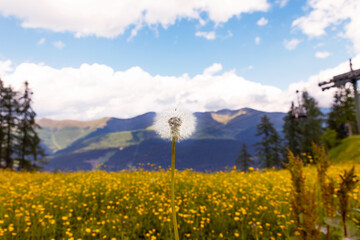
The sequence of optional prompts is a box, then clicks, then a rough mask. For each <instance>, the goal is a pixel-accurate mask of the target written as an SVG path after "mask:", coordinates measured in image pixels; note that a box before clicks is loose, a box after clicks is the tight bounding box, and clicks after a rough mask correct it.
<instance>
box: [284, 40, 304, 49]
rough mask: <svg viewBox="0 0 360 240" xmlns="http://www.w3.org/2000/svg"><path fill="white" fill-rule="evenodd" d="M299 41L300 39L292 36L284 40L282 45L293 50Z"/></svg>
mask: <svg viewBox="0 0 360 240" xmlns="http://www.w3.org/2000/svg"><path fill="white" fill-rule="evenodd" d="M301 42H302V40H299V39H296V38H293V39H291V40H284V46H285V48H286V49H287V50H294V49H295V48H297V46H298V45H299V43H301Z"/></svg>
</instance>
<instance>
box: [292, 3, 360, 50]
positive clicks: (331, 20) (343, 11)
mask: <svg viewBox="0 0 360 240" xmlns="http://www.w3.org/2000/svg"><path fill="white" fill-rule="evenodd" d="M308 6H309V7H310V8H311V9H312V10H311V11H310V13H309V14H308V15H306V16H302V17H300V18H297V19H295V20H294V21H293V23H292V26H293V27H294V28H298V29H300V30H301V31H302V32H303V33H304V34H306V35H308V36H309V37H320V36H323V35H325V34H326V31H327V29H331V28H333V27H337V26H341V24H342V23H344V28H343V31H344V32H342V33H341V34H340V35H341V36H343V37H345V38H348V39H350V40H351V41H352V42H353V46H354V51H355V52H356V53H359V52H360V31H359V29H360V17H359V12H360V1H359V0H331V1H330V0H309V1H308Z"/></svg>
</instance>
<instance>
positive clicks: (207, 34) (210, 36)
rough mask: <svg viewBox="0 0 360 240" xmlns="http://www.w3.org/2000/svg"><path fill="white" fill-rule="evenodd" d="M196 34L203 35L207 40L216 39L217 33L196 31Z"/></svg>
mask: <svg viewBox="0 0 360 240" xmlns="http://www.w3.org/2000/svg"><path fill="white" fill-rule="evenodd" d="M195 36H197V37H203V38H206V39H207V40H214V39H215V38H216V33H215V32H214V31H211V32H196V33H195Z"/></svg>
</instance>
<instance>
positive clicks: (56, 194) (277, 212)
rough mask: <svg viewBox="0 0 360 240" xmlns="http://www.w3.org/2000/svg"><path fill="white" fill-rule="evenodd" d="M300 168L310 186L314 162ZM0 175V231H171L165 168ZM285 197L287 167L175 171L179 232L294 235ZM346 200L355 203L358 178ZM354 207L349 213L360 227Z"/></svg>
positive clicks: (14, 235) (124, 234) (113, 235)
mask: <svg viewBox="0 0 360 240" xmlns="http://www.w3.org/2000/svg"><path fill="white" fill-rule="evenodd" d="M351 166H352V165H348V164H337V165H335V166H332V167H331V168H330V169H329V175H330V176H332V177H334V178H335V179H336V181H340V178H339V176H338V174H339V173H341V172H342V171H343V170H344V169H349V168H350V167H351ZM359 170H360V164H356V172H357V174H358V175H359V173H360V172H359ZM305 174H306V176H307V183H308V184H309V186H313V184H314V183H315V182H316V168H315V167H314V166H309V167H306V168H305ZM0 183H1V184H0V238H1V239H48V240H50V239H171V238H172V225H171V211H170V172H169V171H163V170H161V169H160V170H158V171H150V172H145V171H136V172H120V173H106V172H103V171H96V172H77V173H16V172H8V171H3V172H0ZM336 187H338V184H336ZM290 198H291V181H290V174H289V172H288V171H287V170H268V171H264V172H259V171H256V170H255V171H251V172H248V173H244V172H238V171H230V172H218V173H197V172H192V171H183V172H177V173H176V202H177V207H178V213H177V215H178V223H179V226H180V229H179V233H180V239H221V238H222V239H290V238H292V237H294V238H295V239H296V238H297V236H298V235H299V232H298V229H297V228H296V226H295V225H294V221H293V220H292V219H291V214H290V204H289V200H290ZM319 198H320V195H319ZM350 200H351V208H360V186H359V185H358V186H357V188H356V189H355V191H354V192H353V193H352V194H351V195H350ZM356 214H357V213H356V211H352V212H350V215H349V220H350V221H351V224H353V225H355V227H356V225H357V227H359V226H360V215H359V214H357V215H356ZM323 223H324V219H323V217H322V215H321V213H320V220H319V224H321V225H322V224H323ZM339 231H340V230H339ZM334 239H335V238H334Z"/></svg>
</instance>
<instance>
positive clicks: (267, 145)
mask: <svg viewBox="0 0 360 240" xmlns="http://www.w3.org/2000/svg"><path fill="white" fill-rule="evenodd" d="M256 127H257V133H256V136H262V139H261V141H260V142H258V143H256V146H257V148H256V151H257V153H258V156H259V158H260V160H261V161H262V162H263V164H264V166H265V167H266V168H269V167H272V166H280V162H281V157H280V152H281V140H280V137H279V135H278V133H277V132H276V130H275V128H274V126H273V124H272V123H271V122H270V119H269V118H268V117H267V116H266V115H264V116H263V117H262V118H261V122H260V123H259V124H258V125H257V126H256Z"/></svg>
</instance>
